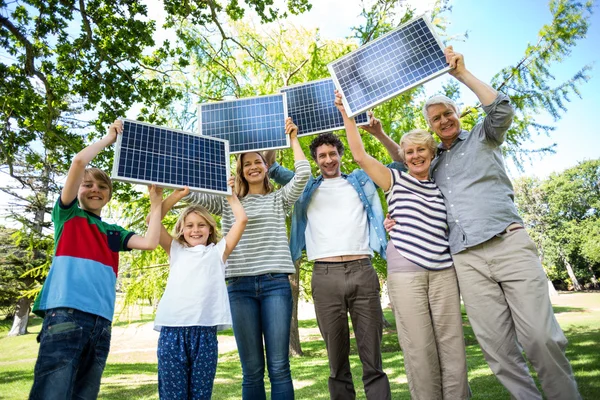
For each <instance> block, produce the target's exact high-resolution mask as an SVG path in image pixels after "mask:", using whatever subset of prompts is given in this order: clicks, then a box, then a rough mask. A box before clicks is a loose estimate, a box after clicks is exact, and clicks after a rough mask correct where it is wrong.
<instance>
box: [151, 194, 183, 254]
mask: <svg viewBox="0 0 600 400" xmlns="http://www.w3.org/2000/svg"><path fill="white" fill-rule="evenodd" d="M189 193H190V188H188V187H187V186H186V187H184V188H183V189H178V190H174V191H173V193H171V194H170V195H169V197H167V198H166V199H164V200H163V202H162V207H161V219H163V218H164V217H165V215H167V213H168V212H169V210H170V209H171V208H173V206H174V205H175V204H177V202H178V201H179V200H181V199H183V198H184V197H185V196H187V195H188V194H189ZM172 241H173V237H171V234H170V233H169V232H168V231H167V228H165V226H164V225H163V224H161V230H160V239H159V241H158V243H159V244H160V247H162V248H163V249H164V250H165V252H166V253H167V255H168V256H170V255H171V242H172Z"/></svg>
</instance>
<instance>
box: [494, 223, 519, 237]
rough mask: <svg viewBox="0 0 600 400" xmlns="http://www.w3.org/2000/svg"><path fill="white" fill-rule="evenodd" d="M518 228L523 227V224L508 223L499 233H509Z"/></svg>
mask: <svg viewBox="0 0 600 400" xmlns="http://www.w3.org/2000/svg"><path fill="white" fill-rule="evenodd" d="M519 229H525V228H524V227H523V225H519V224H510V225H509V226H508V227H507V228H506V229H505V230H503V231H502V232H500V234H501V235H504V234H505V233H509V232H512V231H517V230H519Z"/></svg>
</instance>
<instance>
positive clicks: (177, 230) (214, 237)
mask: <svg viewBox="0 0 600 400" xmlns="http://www.w3.org/2000/svg"><path fill="white" fill-rule="evenodd" d="M192 213H194V214H196V215H198V216H199V217H202V218H204V220H205V221H206V222H207V223H208V225H209V226H210V234H209V235H208V239H207V240H206V245H209V244H211V243H214V244H217V242H218V241H219V239H220V237H221V235H220V234H219V231H218V230H217V221H215V219H214V218H213V216H212V215H211V214H210V213H209V212H208V210H207V209H206V208H204V207H202V206H199V205H191V206H188V207H186V208H184V209H183V211H182V212H181V215H179V218H178V219H177V222H176V223H175V227H174V228H173V238H174V239H175V240H177V241H178V242H179V243H180V244H181V245H182V246H185V247H189V243H188V242H186V241H185V238H184V237H183V228H184V227H185V219H186V218H187V216H188V215H190V214H192Z"/></svg>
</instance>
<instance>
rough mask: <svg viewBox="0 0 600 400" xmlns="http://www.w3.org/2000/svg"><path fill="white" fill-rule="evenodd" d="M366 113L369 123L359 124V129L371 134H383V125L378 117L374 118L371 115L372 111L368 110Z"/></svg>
mask: <svg viewBox="0 0 600 400" xmlns="http://www.w3.org/2000/svg"><path fill="white" fill-rule="evenodd" d="M368 115H369V125H361V126H360V129H362V130H363V131H365V132H368V133H370V134H371V135H373V136H381V135H383V134H385V132H384V131H383V127H382V126H381V121H380V120H379V119H378V118H375V116H374V115H373V111H369V112H368Z"/></svg>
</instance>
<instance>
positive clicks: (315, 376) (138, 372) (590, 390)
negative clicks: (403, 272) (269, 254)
mask: <svg viewBox="0 0 600 400" xmlns="http://www.w3.org/2000/svg"><path fill="white" fill-rule="evenodd" d="M553 303H554V311H555V313H556V316H557V319H558V320H559V322H560V324H561V326H562V328H563V330H564V331H565V334H566V336H567V338H568V339H569V346H568V348H567V356H568V358H569V360H570V361H571V364H572V366H573V369H574V371H575V376H576V378H577V382H578V384H579V388H580V391H581V394H582V396H583V398H584V399H589V400H592V399H600V351H599V350H598V344H599V343H600V294H598V293H577V294H574V293H563V294H561V295H560V296H558V297H555V298H553ZM386 318H387V319H388V321H390V322H391V323H392V324H394V318H393V315H392V313H391V312H390V311H389V310H386ZM463 318H464V331H465V340H466V344H467V361H468V367H469V382H470V385H471V390H472V391H473V395H474V397H473V398H474V399H508V398H509V397H510V396H509V394H508V392H506V391H505V390H504V388H503V387H502V385H500V383H499V382H498V381H497V380H496V378H495V377H494V376H493V374H492V373H491V371H490V369H489V368H488V366H487V364H486V362H485V360H484V359H483V355H482V353H481V350H480V348H479V346H478V345H477V341H476V340H475V336H474V335H473V331H472V330H471V327H470V326H469V324H468V321H467V319H466V317H465V316H463ZM145 321H148V318H147V317H145V318H141V319H139V320H137V321H136V323H143V322H145ZM123 325H124V324H123V323H115V326H123ZM40 326H41V320H40V319H39V318H34V319H32V320H30V324H29V332H30V334H28V335H25V336H21V337H16V338H12V337H11V338H9V337H6V334H7V332H8V330H9V329H10V326H9V324H8V323H7V322H5V321H0V399H24V398H27V395H28V392H29V388H30V387H31V383H32V380H33V366H34V363H35V358H36V355H37V347H38V345H37V343H36V340H35V338H36V335H37V333H38V332H39V330H40ZM316 327H317V324H316V321H315V320H304V321H301V322H300V329H301V330H305V332H311V334H310V335H309V336H306V338H305V340H304V341H303V342H302V349H303V350H304V353H305V355H304V356H303V357H294V358H292V360H291V366H292V375H293V379H294V387H295V392H296V398H297V399H311V400H312V399H314V400H316V399H328V398H329V394H328V389H327V377H328V374H329V368H328V365H327V354H326V351H325V346H324V344H323V341H322V340H321V337H320V335H319V333H318V330H316V329H315V328H316ZM309 330H310V331H309ZM313 332H314V334H313ZM231 334H232V333H231V331H226V332H224V333H223V336H222V338H223V340H225V339H227V338H230V336H231ZM114 340H115V339H114V338H113V342H114ZM133 340H135V337H134V338H133ZM382 351H383V365H384V368H385V371H386V372H387V374H388V376H389V378H390V383H391V387H392V393H393V395H392V396H393V398H394V399H410V395H409V393H408V385H407V383H406V375H405V371H404V367H403V357H402V353H401V352H400V348H399V346H398V340H397V337H396V331H395V329H394V327H392V328H391V329H388V330H386V331H385V332H384V337H383V346H382ZM147 358H148V357H147V355H146V356H142V354H141V353H139V354H138V353H135V352H134V353H129V354H126V355H125V354H120V353H119V354H112V353H111V355H110V356H109V361H108V364H107V366H106V369H105V370H104V375H103V378H102V388H101V391H100V398H101V399H158V393H157V378H156V375H157V367H156V363H155V362H148V361H147ZM351 363H352V373H353V376H354V382H355V386H356V389H357V398H359V399H364V398H365V395H364V392H363V391H362V383H361V364H360V360H359V358H358V355H357V352H356V343H355V342H354V341H353V342H352V350H351ZM241 379H242V375H241V369H240V363H239V359H238V356H237V353H236V352H235V351H231V352H228V353H225V354H221V356H220V357H219V365H218V369H217V377H216V380H215V387H214V391H213V399H215V400H221V399H222V400H225V399H231V400H238V399H240V398H241ZM267 381H268V379H267ZM536 382H537V378H536ZM538 386H539V385H538Z"/></svg>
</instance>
